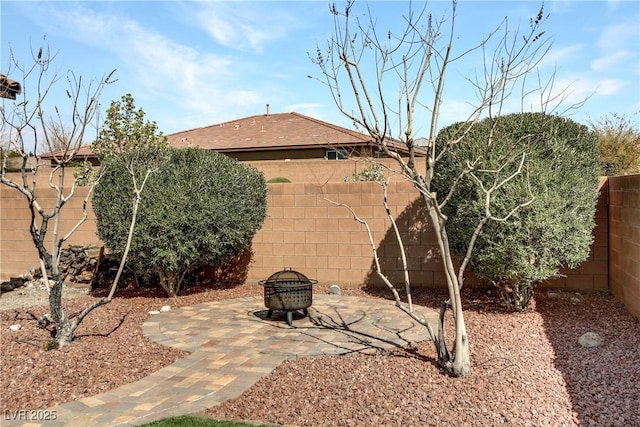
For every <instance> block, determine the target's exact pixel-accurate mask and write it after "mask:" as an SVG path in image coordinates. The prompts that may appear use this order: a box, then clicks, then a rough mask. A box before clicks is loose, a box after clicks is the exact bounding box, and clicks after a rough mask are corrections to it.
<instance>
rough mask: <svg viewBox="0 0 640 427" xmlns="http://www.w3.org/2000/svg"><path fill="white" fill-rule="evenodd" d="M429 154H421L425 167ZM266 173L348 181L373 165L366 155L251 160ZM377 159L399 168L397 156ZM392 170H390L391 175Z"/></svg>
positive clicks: (321, 181)
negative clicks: (348, 157) (352, 157)
mask: <svg viewBox="0 0 640 427" xmlns="http://www.w3.org/2000/svg"><path fill="white" fill-rule="evenodd" d="M425 162H426V160H425V158H419V159H417V161H416V165H417V166H418V168H420V170H424V168H425V165H426V163H425ZM244 163H245V164H248V165H251V166H253V167H255V168H256V169H259V170H260V171H262V173H264V176H265V178H266V179H267V180H269V179H271V178H277V177H283V178H287V179H289V181H291V182H292V183H312V184H318V185H322V184H324V183H326V182H344V180H345V178H351V177H352V176H353V175H354V174H356V173H359V172H362V171H363V170H364V169H367V168H369V167H371V162H370V161H368V160H366V159H358V158H354V159H346V160H323V159H296V160H293V161H290V160H261V161H247V162H244ZM376 163H379V164H381V165H384V166H385V167H387V168H390V169H391V170H397V169H398V165H397V163H396V161H395V160H393V159H376ZM389 173H390V172H389V171H387V175H388V174H389Z"/></svg>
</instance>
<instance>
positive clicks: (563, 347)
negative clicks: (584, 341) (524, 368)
mask: <svg viewBox="0 0 640 427" xmlns="http://www.w3.org/2000/svg"><path fill="white" fill-rule="evenodd" d="M536 310H537V311H538V312H539V313H540V315H541V316H542V318H543V321H544V328H545V332H546V335H547V338H548V340H549V342H550V343H551V345H552V346H553V349H554V352H555V360H554V366H555V368H556V369H557V370H558V371H560V372H561V373H562V375H563V377H564V381H565V383H566V390H567V393H568V394H569V397H570V399H571V402H572V405H573V411H574V413H575V414H576V416H577V419H578V420H579V423H580V425H585V426H590V425H598V426H640V322H639V321H638V319H636V318H635V317H633V316H632V315H631V314H630V313H629V312H627V311H626V310H625V308H624V306H623V305H622V304H621V303H620V302H619V301H617V300H616V299H615V298H614V297H613V296H611V295H608V294H604V293H599V294H576V293H564V292H563V293H560V292H547V291H542V290H540V291H538V295H537V296H536ZM587 332H595V333H597V334H599V335H601V336H602V337H603V338H604V343H603V344H602V345H601V346H599V347H593V348H587V347H582V346H581V345H580V344H579V342H578V340H579V339H580V337H581V336H582V335H583V334H585V333H587Z"/></svg>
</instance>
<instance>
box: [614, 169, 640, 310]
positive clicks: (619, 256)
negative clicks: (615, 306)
mask: <svg viewBox="0 0 640 427" xmlns="http://www.w3.org/2000/svg"><path fill="white" fill-rule="evenodd" d="M609 260H610V264H609V287H610V289H611V292H613V294H614V295H615V296H616V297H617V298H618V299H619V300H621V301H622V302H623V303H624V305H625V306H626V307H627V309H628V310H629V311H630V312H631V313H633V314H634V315H635V316H637V317H639V318H640V175H627V176H616V177H611V178H609Z"/></svg>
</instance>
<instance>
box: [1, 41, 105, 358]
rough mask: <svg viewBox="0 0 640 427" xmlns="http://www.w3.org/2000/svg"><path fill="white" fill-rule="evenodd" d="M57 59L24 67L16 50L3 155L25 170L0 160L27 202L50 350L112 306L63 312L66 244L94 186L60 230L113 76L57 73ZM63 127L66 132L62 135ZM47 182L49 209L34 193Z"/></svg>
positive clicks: (5, 102)
mask: <svg viewBox="0 0 640 427" xmlns="http://www.w3.org/2000/svg"><path fill="white" fill-rule="evenodd" d="M54 58H55V54H53V53H52V52H51V51H50V50H49V49H48V48H40V49H39V50H37V51H35V52H33V53H32V60H30V61H27V62H21V61H20V60H19V59H18V58H17V57H16V56H15V55H14V54H13V52H11V55H10V60H9V61H8V64H9V69H8V70H7V71H6V75H7V76H11V78H12V79H15V80H16V81H18V82H19V83H20V87H19V88H18V87H16V89H19V90H15V91H14V92H13V96H11V97H5V96H3V97H2V98H3V99H2V106H1V107H0V116H1V118H2V123H1V125H0V134H1V135H2V152H3V153H5V152H7V151H11V152H14V153H18V155H19V157H20V158H21V159H22V164H21V168H20V175H19V177H18V178H16V177H15V176H12V175H9V174H8V173H7V170H6V158H7V156H1V157H2V158H3V163H2V171H1V173H0V182H1V183H2V184H3V185H6V186H7V187H9V188H12V189H14V190H15V191H17V192H18V193H19V194H20V195H21V196H22V197H24V200H25V203H26V205H27V207H28V209H29V212H30V222H29V233H30V234H31V239H32V241H33V244H34V245H35V248H36V250H37V251H38V257H39V258H40V267H41V270H42V274H43V277H44V279H45V283H46V284H47V287H46V288H47V291H48V292H49V309H50V311H51V320H52V321H53V324H54V327H55V333H54V342H53V347H57V346H63V345H66V344H69V343H71V341H72V340H73V336H74V333H75V331H76V329H77V328H78V326H79V325H80V323H81V322H82V320H83V319H84V318H85V317H86V316H87V315H88V314H89V313H90V312H91V311H92V310H94V309H95V308H97V307H99V306H101V305H104V304H106V303H107V302H109V300H108V299H107V298H101V299H98V300H96V301H94V302H92V303H91V304H89V305H88V306H87V307H85V308H84V309H82V310H81V311H80V312H79V313H78V314H76V315H75V316H73V317H70V316H68V315H67V313H66V312H65V310H64V308H63V306H62V293H63V285H64V283H63V280H64V277H63V276H62V274H61V272H60V263H59V261H60V252H61V250H62V249H63V245H64V244H65V242H67V241H68V240H69V238H70V237H71V236H72V235H73V233H75V232H76V231H77V230H78V229H79V228H80V226H81V225H82V224H83V223H84V222H85V221H86V219H87V204H88V201H89V198H90V195H91V192H92V190H93V185H94V184H95V182H96V181H94V183H93V184H91V185H90V186H89V188H88V190H87V191H86V196H85V197H84V198H83V200H82V206H83V215H82V216H81V218H80V219H78V220H77V221H75V222H74V224H73V226H71V227H70V229H69V230H68V231H66V232H63V230H62V228H61V225H62V221H63V219H64V217H65V215H64V212H65V209H64V207H65V206H67V204H68V203H69V201H70V200H72V199H73V198H74V196H76V197H77V193H76V190H77V182H76V180H75V178H74V176H73V170H74V169H75V166H74V165H75V164H76V163H77V161H78V150H79V149H80V146H81V145H82V144H83V143H84V141H85V139H88V138H90V136H89V134H90V132H91V130H92V127H93V125H95V124H96V123H95V122H94V120H96V119H97V115H98V112H99V99H100V95H101V93H102V90H103V89H104V87H105V86H106V85H107V84H109V83H110V81H111V80H110V78H111V75H112V74H113V72H111V73H110V74H109V75H107V76H105V77H103V78H102V79H100V80H91V81H88V82H87V81H85V80H83V79H82V77H81V76H76V75H75V74H74V73H73V72H72V71H68V72H67V73H65V74H59V73H54V72H52V71H51V69H50V68H51V67H52V64H53V62H54ZM114 71H115V70H114ZM65 83H66V85H65ZM65 86H66V87H65ZM59 89H62V90H63V91H64V92H63V93H65V94H66V96H65V97H63V98H61V100H60V101H57V102H56V101H54V100H53V95H52V94H53V93H54V92H55V91H56V90H59ZM15 95H19V96H15ZM14 96H15V99H14ZM61 129H64V132H62V133H61V132H58V130H61ZM54 150H57V151H55V152H53V151H54ZM42 151H49V152H52V153H51V154H52V160H51V165H45V164H44V163H42V162H39V161H40V153H41V152H42ZM29 153H33V154H34V156H35V159H36V160H37V161H38V163H37V164H35V165H32V164H30V163H28V160H29V157H30V154H29ZM43 177H44V178H45V179H47V182H48V185H49V187H50V188H51V189H53V191H54V193H55V197H54V201H53V203H52V206H48V207H47V206H45V205H44V204H43V203H42V192H41V190H40V189H38V188H36V182H37V181H38V178H40V179H42V178H43ZM46 319H49V317H46ZM46 321H48V320H46Z"/></svg>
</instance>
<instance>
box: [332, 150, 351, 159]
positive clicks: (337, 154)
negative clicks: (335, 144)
mask: <svg viewBox="0 0 640 427" xmlns="http://www.w3.org/2000/svg"><path fill="white" fill-rule="evenodd" d="M348 157H349V154H348V153H347V151H346V150H327V160H345V159H347V158H348Z"/></svg>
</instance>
